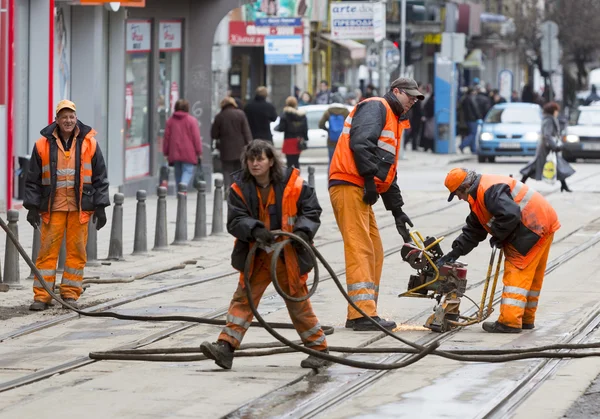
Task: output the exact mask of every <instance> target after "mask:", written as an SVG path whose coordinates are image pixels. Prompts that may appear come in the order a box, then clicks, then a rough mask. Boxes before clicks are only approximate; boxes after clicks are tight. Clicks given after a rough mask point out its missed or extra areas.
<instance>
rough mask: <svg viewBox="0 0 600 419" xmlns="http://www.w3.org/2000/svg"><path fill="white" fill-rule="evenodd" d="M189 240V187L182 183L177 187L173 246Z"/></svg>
mask: <svg viewBox="0 0 600 419" xmlns="http://www.w3.org/2000/svg"><path fill="white" fill-rule="evenodd" d="M187 238H188V234H187V185H186V184H185V183H180V184H179V185H177V219H176V221H175V240H173V244H184V243H185V242H186V241H187Z"/></svg>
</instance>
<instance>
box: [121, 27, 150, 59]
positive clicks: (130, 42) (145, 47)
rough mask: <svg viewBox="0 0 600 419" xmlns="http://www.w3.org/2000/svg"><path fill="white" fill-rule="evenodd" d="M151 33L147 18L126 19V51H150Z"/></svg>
mask: <svg viewBox="0 0 600 419" xmlns="http://www.w3.org/2000/svg"><path fill="white" fill-rule="evenodd" d="M151 34H152V30H151V24H150V21H149V20H128V21H127V29H126V33H125V36H126V37H127V39H126V45H127V52H150V49H151V42H150V41H151Z"/></svg>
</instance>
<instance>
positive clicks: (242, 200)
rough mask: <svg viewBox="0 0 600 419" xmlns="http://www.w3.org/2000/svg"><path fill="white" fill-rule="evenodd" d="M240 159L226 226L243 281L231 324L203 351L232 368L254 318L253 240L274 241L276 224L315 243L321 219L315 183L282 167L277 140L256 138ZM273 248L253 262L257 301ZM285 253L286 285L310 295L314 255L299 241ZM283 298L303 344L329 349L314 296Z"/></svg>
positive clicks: (311, 364)
mask: <svg viewBox="0 0 600 419" xmlns="http://www.w3.org/2000/svg"><path fill="white" fill-rule="evenodd" d="M242 162H243V163H242V165H243V169H242V171H241V172H238V173H237V174H236V178H235V182H234V184H233V185H232V187H231V193H230V194H229V198H228V200H227V203H228V211H227V231H229V233H231V234H232V235H233V236H234V237H235V238H236V242H235V244H234V249H233V253H232V257H231V263H232V265H233V267H234V268H235V269H237V270H239V271H240V272H241V274H240V281H239V285H238V287H237V290H236V291H235V293H234V294H233V299H232V300H231V303H230V305H229V312H228V313H227V325H226V326H225V327H224V328H223V330H222V331H221V334H220V335H219V338H218V340H217V342H215V343H209V342H204V343H202V345H200V349H201V350H202V353H203V354H204V355H206V357H208V358H210V359H212V360H214V361H216V364H217V365H218V366H220V367H221V368H224V369H230V368H231V366H232V363H233V352H234V351H235V350H236V349H237V348H239V346H240V343H241V342H242V339H243V338H244V335H245V334H246V332H247V330H248V327H250V323H251V321H252V318H253V315H252V311H251V310H250V306H249V302H248V299H247V297H246V291H245V289H244V280H243V271H244V266H245V263H246V258H247V257H248V253H249V251H250V246H252V245H254V244H256V243H258V244H260V245H261V246H270V245H272V244H273V242H274V241H275V239H274V237H273V234H272V233H271V231H273V230H283V231H287V232H293V233H294V234H296V235H298V236H300V237H301V238H302V239H303V240H304V241H306V242H307V243H312V240H313V238H314V237H315V234H316V233H317V230H318V229H319V226H320V224H321V221H320V215H321V207H320V205H319V201H318V200H317V196H316V194H315V191H314V189H313V188H312V187H311V186H309V185H308V184H307V183H306V182H305V181H304V180H303V179H302V178H301V177H300V172H299V171H298V169H295V168H292V167H288V168H287V169H285V168H283V167H282V165H281V162H280V160H279V154H278V153H277V151H276V150H275V148H274V147H273V145H271V144H269V143H268V142H266V141H261V140H255V141H253V142H252V143H250V145H248V146H247V147H246V150H245V153H244V157H243V159H242ZM277 240H278V241H279V240H281V238H279V239H277ZM272 254H273V253H272V251H271V252H268V251H267V250H264V248H261V249H259V250H258V251H257V252H256V254H255V256H254V260H253V261H252V262H251V266H252V272H251V278H250V285H251V287H252V298H253V301H254V303H255V305H256V306H258V303H259V302H260V299H261V297H262V295H263V293H264V292H265V289H266V288H267V287H268V286H269V284H270V283H271V270H270V266H271V257H272ZM282 255H283V258H280V259H279V260H278V261H277V277H278V279H279V284H280V285H281V287H282V289H283V291H284V292H285V293H287V294H288V295H291V296H293V297H297V298H300V297H303V296H306V295H307V294H308V288H307V286H306V280H307V279H308V272H310V270H311V269H312V268H313V266H312V260H311V258H310V257H309V255H308V254H307V252H306V250H304V248H302V247H300V246H296V245H287V246H286V247H285V248H284V250H283V252H282ZM285 303H286V305H287V309H288V312H289V314H290V317H291V319H292V323H293V324H294V327H295V328H296V331H297V332H298V334H299V335H300V339H302V342H303V343H304V345H305V346H306V347H309V348H311V349H314V350H317V351H322V352H328V350H327V341H326V339H325V334H324V333H323V330H322V329H321V326H320V325H319V320H318V319H317V317H316V316H315V313H314V312H313V309H312V306H311V303H310V300H308V299H307V300H305V301H302V302H293V301H288V300H285ZM300 365H301V366H302V367H303V368H319V367H322V366H324V365H326V362H325V361H323V360H321V359H319V358H316V357H314V356H312V355H311V356H309V357H308V358H306V359H304V360H303V361H302V362H301V364H300Z"/></svg>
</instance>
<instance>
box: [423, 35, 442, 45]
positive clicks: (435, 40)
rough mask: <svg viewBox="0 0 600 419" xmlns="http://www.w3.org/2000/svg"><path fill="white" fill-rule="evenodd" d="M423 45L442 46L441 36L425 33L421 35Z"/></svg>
mask: <svg viewBox="0 0 600 419" xmlns="http://www.w3.org/2000/svg"><path fill="white" fill-rule="evenodd" d="M423 43H424V44H428V45H442V34H441V33H426V34H425V35H423Z"/></svg>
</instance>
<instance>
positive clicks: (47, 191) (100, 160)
mask: <svg viewBox="0 0 600 419" xmlns="http://www.w3.org/2000/svg"><path fill="white" fill-rule="evenodd" d="M77 127H78V128H79V134H78V135H77V138H75V139H74V140H73V145H72V146H71V147H73V146H74V147H75V179H74V180H75V199H76V202H77V207H78V208H81V210H82V211H94V210H95V209H96V208H104V207H108V206H109V205H110V198H109V193H108V178H107V174H106V164H105V163H104V157H103V156H102V152H101V151H100V145H99V144H97V145H96V153H95V154H94V156H92V184H91V185H85V187H84V190H83V191H81V184H80V180H81V177H80V172H81V144H82V143H83V139H84V138H85V136H86V135H87V134H89V132H90V131H91V130H92V128H91V127H89V126H87V125H85V124H84V123H82V122H81V121H79V120H78V121H77ZM56 128H57V125H56V122H53V123H52V124H50V125H48V126H47V127H46V128H44V129H42V130H41V131H40V134H42V136H43V137H46V139H47V140H48V141H49V142H50V179H51V182H50V185H42V158H41V157H40V155H39V153H38V150H37V147H36V146H35V145H34V146H33V151H32V152H31V159H30V161H29V169H28V172H27V178H26V180H25V193H24V198H23V206H24V207H25V208H27V209H28V210H31V209H36V210H38V211H39V212H46V211H47V210H48V208H52V204H53V203H54V193H55V192H56V167H57V164H58V144H57V143H56V138H54V136H53V135H52V133H53V132H54V130H55V129H56ZM80 194H81V197H82V198H81V206H80V205H79V197H80Z"/></svg>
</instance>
